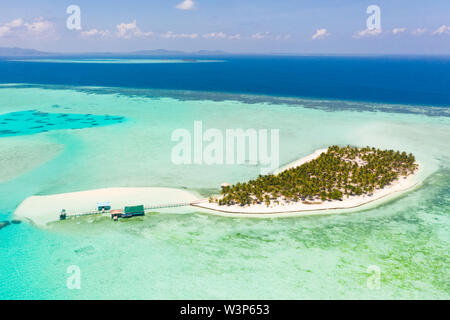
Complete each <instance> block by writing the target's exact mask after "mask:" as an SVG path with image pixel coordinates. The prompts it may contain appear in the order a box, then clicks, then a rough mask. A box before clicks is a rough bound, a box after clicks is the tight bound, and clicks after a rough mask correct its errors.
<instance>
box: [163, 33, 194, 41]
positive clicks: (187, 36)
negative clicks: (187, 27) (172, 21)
mask: <svg viewBox="0 0 450 320" xmlns="http://www.w3.org/2000/svg"><path fill="white" fill-rule="evenodd" d="M161 37H162V38H165V39H180V38H184V39H196V38H198V34H197V33H174V32H172V31H167V32H166V33H163V34H161Z"/></svg>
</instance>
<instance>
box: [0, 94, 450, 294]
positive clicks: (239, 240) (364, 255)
mask: <svg viewBox="0 0 450 320" xmlns="http://www.w3.org/2000/svg"><path fill="white" fill-rule="evenodd" d="M104 91H105V92H99V90H98V89H89V88H79V89H78V90H77V88H55V87H38V86H37V87H33V86H31V87H22V86H5V87H2V88H1V89H0V114H6V113H11V112H22V111H26V110H30V109H33V110H38V111H39V112H48V113H51V112H53V113H54V112H55V108H54V107H53V106H54V105H58V106H60V107H61V108H63V110H64V113H67V114H74V115H75V114H92V115H94V116H100V115H105V114H112V115H114V116H120V117H124V118H125V119H126V120H127V121H125V122H123V123H120V124H119V123H118V124H114V125H109V126H103V127H100V126H98V127H92V128H84V129H77V130H70V129H64V128H61V129H60V130H53V131H49V132H43V133H39V134H32V135H28V136H20V137H3V138H0V148H2V146H5V145H8V146H11V145H14V146H19V147H20V146H21V145H23V146H29V145H30V143H31V142H32V143H41V144H42V145H46V146H48V147H49V148H50V146H54V147H55V148H56V146H62V150H61V151H60V152H55V154H54V155H53V156H52V157H51V158H50V159H48V158H45V159H44V158H43V157H42V155H40V152H41V151H40V150H39V149H38V148H30V152H33V153H34V154H35V155H36V157H37V158H43V159H44V160H43V161H42V162H39V163H37V164H35V165H34V166H33V167H32V168H30V167H28V168H27V170H24V171H23V172H21V170H22V169H21V168H17V165H16V164H14V163H10V167H11V168H10V169H11V170H13V171H14V172H15V173H16V174H15V176H14V178H11V179H7V180H6V181H4V182H2V183H1V184H0V220H7V219H9V220H10V219H12V212H13V210H14V208H15V207H16V206H17V205H18V204H19V203H20V202H21V201H22V200H23V199H24V198H25V197H27V196H28V195H31V194H49V193H59V192H69V191H77V190H84V189H92V188H100V187H107V186H111V187H119V186H164V187H177V188H187V189H189V190H193V191H197V192H200V193H202V194H205V195H206V194H209V193H211V192H214V191H216V190H217V187H218V186H219V185H220V183H222V182H224V181H228V182H230V183H232V182H236V181H239V180H244V179H249V178H252V177H255V176H256V175H257V174H258V173H259V169H260V168H259V167H258V166H249V165H241V166H237V165H230V166H207V165H191V166H176V165H173V164H172V163H171V161H170V152H171V149H172V147H173V146H174V143H173V142H171V141H170V136H171V132H172V131H173V130H175V129H177V128H185V129H188V130H192V127H193V122H194V121H195V120H202V121H203V125H204V127H205V128H208V127H214V128H218V129H226V128H243V129H246V128H256V129H259V128H263V129H270V128H279V129H280V161H281V164H286V163H289V162H291V161H293V160H295V159H297V158H300V157H302V156H304V155H307V154H309V153H311V152H313V151H314V150H316V149H318V148H321V147H324V146H328V145H331V144H354V145H373V146H378V147H380V148H393V149H400V150H405V151H408V152H413V153H414V154H415V155H416V156H417V158H418V161H419V162H420V164H421V165H423V167H424V169H425V170H424V173H423V176H422V179H423V180H424V184H423V186H422V187H421V188H419V189H417V190H415V191H413V192H410V193H408V194H406V195H404V196H403V197H401V198H399V199H396V200H394V201H391V202H389V203H386V204H383V205H381V206H379V207H376V208H373V209H370V210H366V211H363V212H356V213H350V214H341V215H333V216H318V217H302V218H277V219H232V218H222V217H215V216H209V215H205V214H200V213H196V212H194V211H195V210H193V209H192V210H191V209H187V210H176V211H175V210H165V211H161V212H158V213H155V214H153V215H149V216H147V217H145V218H142V219H136V220H129V221H123V222H120V223H112V222H111V221H110V220H109V219H105V218H100V217H98V218H83V219H78V220H70V221H66V222H64V223H55V224H53V225H51V226H50V227H49V229H46V230H40V229H37V228H35V227H33V226H31V225H29V224H27V223H22V224H20V225H10V226H8V227H6V228H3V229H2V230H0V261H2V269H1V271H0V278H1V280H2V283H4V284H5V285H3V286H2V287H1V288H0V297H2V298H44V299H45V298H169V299H170V298H255V299H256V298H258V299H259V298H268V299H279V298H442V299H443V298H447V299H448V298H449V296H450V288H449V287H448V281H447V274H448V269H449V264H448V247H449V222H450V221H449V207H450V206H449V201H450V199H448V194H449V187H448V186H449V184H448V182H449V180H450V169H449V156H450V150H449V149H448V141H450V120H449V119H450V118H449V117H445V116H425V115H422V114H420V113H418V114H415V113H402V112H401V111H402V109H401V108H400V107H399V108H400V109H399V108H395V110H393V112H386V110H387V109H388V108H389V106H379V108H378V106H376V105H375V106H373V107H372V108H371V109H368V110H365V111H355V110H354V109H351V108H338V109H336V110H333V111H332V109H330V108H326V109H323V108H314V107H313V106H315V105H319V104H320V103H321V102H317V103H315V102H314V100H309V101H307V102H308V103H305V104H301V103H299V104H293V103H290V104H286V103H274V101H272V100H271V99H266V100H267V101H266V102H264V99H262V100H263V101H257V102H249V101H242V99H237V98H236V99H237V100H233V99H232V98H233V96H232V95H231V96H230V95H227V96H226V97H227V98H226V99H216V101H212V100H205V99H195V97H194V98H193V97H192V96H191V97H190V98H189V99H180V98H179V97H171V96H170V95H165V96H164V95H161V97H158V95H157V94H156V95H155V93H152V96H149V95H148V94H146V92H145V91H142V92H140V91H139V90H127V89H109V90H104ZM200 96H201V94H199V97H200ZM329 103H330V104H333V103H335V104H344V105H345V104H346V103H345V102H332V101H331V102H329ZM354 104H355V103H352V104H351V105H354ZM366 109H367V108H366ZM369 110H370V111H369ZM378 110H383V111H384V112H380V111H378ZM406 110H409V109H408V107H405V111H406ZM438 114H442V113H441V112H439V113H438ZM26 142H28V144H26ZM5 148H6V147H5ZM0 181H1V180H0ZM118 243H120V244H124V245H117V244H118ZM70 265H78V266H79V267H80V268H81V271H82V289H81V290H68V289H67V287H66V279H67V277H68V274H67V273H66V269H67V267H68V266H70ZM371 265H375V266H378V267H379V268H380V269H381V288H380V289H379V290H371V289H369V288H368V287H367V285H366V281H367V278H368V277H369V276H370V273H369V272H368V271H367V268H368V267H369V266H371ZM262 279H264V281H262Z"/></svg>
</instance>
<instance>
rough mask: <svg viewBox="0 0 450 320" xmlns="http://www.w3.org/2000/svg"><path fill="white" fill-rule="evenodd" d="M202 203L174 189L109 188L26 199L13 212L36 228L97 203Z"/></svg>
mask: <svg viewBox="0 0 450 320" xmlns="http://www.w3.org/2000/svg"><path fill="white" fill-rule="evenodd" d="M196 200H199V197H197V196H196V195H194V194H193V193H191V192H188V191H186V190H180V189H173V188H106V189H96V190H88V191H80V192H71V193H62V194H55V195H46V196H31V197H28V198H27V199H25V200H24V201H23V202H22V203H21V204H20V205H19V206H18V207H17V209H16V211H15V212H14V216H15V217H16V218H18V219H27V220H30V221H32V222H33V223H34V224H36V225H39V226H44V225H45V224H47V223H49V222H52V221H57V220H59V215H60V213H61V210H62V209H65V210H66V212H67V214H68V215H69V216H70V215H71V214H73V213H79V212H90V211H95V210H97V203H98V202H102V201H110V202H111V208H112V209H123V208H124V207H125V206H132V205H144V206H145V207H150V206H157V205H166V204H184V203H191V202H193V201H196Z"/></svg>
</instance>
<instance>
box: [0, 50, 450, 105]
mask: <svg viewBox="0 0 450 320" xmlns="http://www.w3.org/2000/svg"><path fill="white" fill-rule="evenodd" d="M52 58H53V59H54V58H55V57H52ZM65 58H68V57H65ZM70 58H77V57H70ZM78 58H79V57H78ZM83 58H86V57H83ZM95 58H101V57H99V56H96V57H95ZM120 58H133V59H136V57H134V56H133V57H120ZM147 58H149V57H147ZM150 58H153V59H154V58H158V57H150ZM159 58H161V57H159ZM202 59H221V60H226V62H225V63H177V64H170V63H169V64H167V63H165V64H79V63H37V62H35V63H29V62H28V63H27V62H15V61H8V60H6V59H5V58H3V59H1V60H0V83H31V84H55V85H83V86H85V85H86V86H108V87H125V88H151V89H170V90H178V89H183V90H195V91H203V92H204V91H210V92H228V93H245V94H264V95H273V96H284V97H304V98H319V99H339V100H351V101H370V102H381V103H400V104H413V105H431V106H450V57H448V56H447V57H401V56H383V57H325V56H309V57H306V56H302V57H290V56H289V57H285V56H283V57H281V56H232V57H202Z"/></svg>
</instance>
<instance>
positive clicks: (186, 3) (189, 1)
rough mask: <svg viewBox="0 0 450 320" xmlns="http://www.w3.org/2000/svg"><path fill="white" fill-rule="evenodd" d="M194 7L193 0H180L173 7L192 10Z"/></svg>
mask: <svg viewBox="0 0 450 320" xmlns="http://www.w3.org/2000/svg"><path fill="white" fill-rule="evenodd" d="M194 7H195V2H194V0H183V2H180V3H179V4H177V5H176V6H175V8H177V9H180V10H192V9H194Z"/></svg>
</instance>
